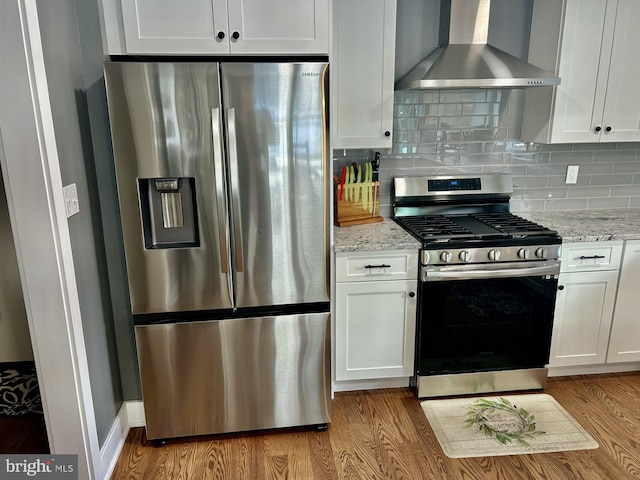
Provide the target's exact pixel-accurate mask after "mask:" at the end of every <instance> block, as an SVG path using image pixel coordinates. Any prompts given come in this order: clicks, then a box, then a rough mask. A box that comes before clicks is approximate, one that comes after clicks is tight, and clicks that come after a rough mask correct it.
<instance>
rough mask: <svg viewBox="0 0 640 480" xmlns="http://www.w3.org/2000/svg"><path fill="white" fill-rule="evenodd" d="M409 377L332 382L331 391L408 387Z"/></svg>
mask: <svg viewBox="0 0 640 480" xmlns="http://www.w3.org/2000/svg"><path fill="white" fill-rule="evenodd" d="M408 386H409V378H408V377H402V378H381V379H376V380H349V381H342V382H337V381H336V382H333V392H349V391H352V390H375V389H378V388H400V387H408Z"/></svg>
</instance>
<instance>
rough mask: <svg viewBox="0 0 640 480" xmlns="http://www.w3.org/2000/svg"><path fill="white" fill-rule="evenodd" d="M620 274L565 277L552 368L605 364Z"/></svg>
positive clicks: (562, 276)
mask: <svg viewBox="0 0 640 480" xmlns="http://www.w3.org/2000/svg"><path fill="white" fill-rule="evenodd" d="M617 280H618V272H617V271H608V272H582V273H561V274H560V278H559V279H558V286H559V288H562V290H558V296H557V299H556V314H555V321H554V327H553V335H552V339H553V341H552V342H551V358H550V359H549V366H551V367H566V366H572V365H592V364H598V363H604V362H605V360H606V358H607V343H608V341H609V331H610V329H611V319H612V316H613V305H614V303H615V298H616V282H617Z"/></svg>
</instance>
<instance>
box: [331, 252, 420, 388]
mask: <svg viewBox="0 0 640 480" xmlns="http://www.w3.org/2000/svg"><path fill="white" fill-rule="evenodd" d="M417 255H418V254H417V252H383V253H382V252H381V253H376V252H373V253H372V252H364V253H362V252H357V253H348V254H340V253H339V254H338V255H337V258H336V264H337V265H336V272H337V274H336V277H337V278H336V280H337V282H336V297H335V316H336V328H335V332H336V333H335V379H336V380H337V381H343V380H367V379H382V378H397V377H409V376H411V375H412V374H413V362H414V351H415V325H416V300H417V296H416V293H417V264H418V256H417ZM346 279H349V280H350V281H344V280H346ZM341 280H343V281H341Z"/></svg>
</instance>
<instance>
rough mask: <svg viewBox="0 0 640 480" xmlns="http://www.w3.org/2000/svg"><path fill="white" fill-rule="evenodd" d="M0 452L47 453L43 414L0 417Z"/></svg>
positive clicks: (47, 445) (47, 442)
mask: <svg viewBox="0 0 640 480" xmlns="http://www.w3.org/2000/svg"><path fill="white" fill-rule="evenodd" d="M0 453H1V454H10V453H49V441H48V439H47V427H46V426H45V423H44V415H26V416H15V417H12V416H9V417H0Z"/></svg>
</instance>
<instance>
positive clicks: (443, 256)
mask: <svg viewBox="0 0 640 480" xmlns="http://www.w3.org/2000/svg"><path fill="white" fill-rule="evenodd" d="M452 256H453V255H451V252H442V253H441V254H440V260H442V261H443V262H444V263H449V262H450V261H451V258H452Z"/></svg>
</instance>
